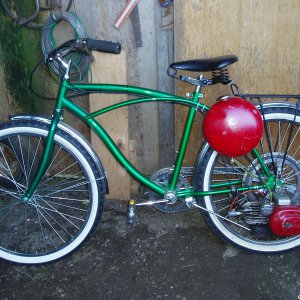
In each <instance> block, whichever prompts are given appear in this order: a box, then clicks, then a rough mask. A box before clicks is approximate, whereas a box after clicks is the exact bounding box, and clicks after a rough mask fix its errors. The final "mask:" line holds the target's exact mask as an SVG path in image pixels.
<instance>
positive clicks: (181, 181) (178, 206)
mask: <svg viewBox="0 0 300 300" xmlns="http://www.w3.org/2000/svg"><path fill="white" fill-rule="evenodd" d="M172 173H173V169H171V168H164V169H160V170H158V171H156V172H155V173H154V174H153V175H152V176H151V177H150V178H151V179H152V180H153V181H155V182H156V183H158V184H160V185H162V186H166V185H167V184H168V183H169V180H170V178H171V176H172ZM192 174H193V168H182V172H180V174H179V177H178V183H177V185H176V191H178V190H179V189H181V188H184V189H188V188H190V187H191V186H190V183H189V181H188V180H187V178H186V177H188V176H192ZM148 197H149V200H150V201H156V200H160V199H161V196H160V195H158V194H156V193H155V192H153V191H151V190H150V191H148ZM154 207H155V208H156V209H157V210H159V211H160V212H163V213H168V214H170V213H179V212H184V211H187V210H190V208H188V207H187V206H186V203H185V199H184V198H178V199H177V201H176V202H175V203H172V204H170V203H156V204H154Z"/></svg>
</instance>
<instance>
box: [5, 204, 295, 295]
mask: <svg viewBox="0 0 300 300" xmlns="http://www.w3.org/2000/svg"><path fill="white" fill-rule="evenodd" d="M298 258H299V251H293V252H291V253H288V254H283V255H273V256H266V255H254V254H248V253H245V252H242V251H240V250H236V249H234V248H232V247H230V246H228V245H226V244H224V243H223V242H222V241H220V240H219V239H218V238H217V237H215V236H214V235H213V234H212V233H211V232H210V231H209V229H208V228H207V227H206V225H205V224H204V223H203V221H202V219H201V217H200V215H199V212H198V211H191V212H187V213H182V214H172V215H164V214H161V213H159V212H156V211H154V210H153V209H151V208H150V209H149V208H147V209H146V208H141V209H139V210H138V220H137V222H136V224H135V225H134V226H130V225H127V220H126V206H125V204H123V202H118V201H108V202H107V204H106V209H105V212H104V215H103V218H102V222H101V224H100V225H99V227H98V229H97V231H96V232H95V234H94V235H93V236H92V238H90V239H89V240H88V241H87V242H86V243H85V245H84V246H83V247H81V248H80V249H79V250H78V251H77V252H76V253H74V254H73V255H71V256H69V257H67V258H65V259H63V260H61V261H59V262H55V263H52V264H48V265H40V266H30V267H29V266H22V265H13V264H10V263H7V262H5V261H0V270H1V271H0V284H1V286H0V299H1V300H5V299H7V300H10V299H22V300H24V299H32V300H35V299H45V300H46V299H49V300H50V299H72V300H76V299H126V300H127V299H181V300H189V299H231V300H234V299H251V300H252V299H256V300H257V299H264V300H266V299H272V300H275V299H281V300H282V299H287V300H292V299H300V296H299V295H300V276H299V275H300V263H299V260H298Z"/></svg>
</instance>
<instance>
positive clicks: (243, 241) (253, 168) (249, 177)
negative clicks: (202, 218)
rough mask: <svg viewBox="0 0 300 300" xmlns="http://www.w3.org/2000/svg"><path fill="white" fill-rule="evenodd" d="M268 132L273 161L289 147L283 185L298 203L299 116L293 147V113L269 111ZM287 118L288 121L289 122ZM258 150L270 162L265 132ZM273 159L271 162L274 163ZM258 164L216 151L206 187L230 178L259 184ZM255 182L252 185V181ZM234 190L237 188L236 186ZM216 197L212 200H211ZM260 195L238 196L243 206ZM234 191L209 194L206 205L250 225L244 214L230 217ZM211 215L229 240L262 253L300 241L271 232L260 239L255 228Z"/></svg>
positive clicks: (287, 247)
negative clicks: (225, 155) (251, 228)
mask: <svg viewBox="0 0 300 300" xmlns="http://www.w3.org/2000/svg"><path fill="white" fill-rule="evenodd" d="M265 117H266V122H267V131H269V136H270V140H271V149H272V153H273V154H274V155H273V156H275V158H274V157H273V161H275V163H276V164H280V163H282V162H283V156H284V155H283V154H278V152H279V151H285V150H286V149H287V156H286V157H285V160H284V166H283V168H282V170H283V173H282V176H281V181H282V185H283V186H284V188H285V189H286V190H287V191H288V193H289V194H290V195H291V198H292V201H293V203H297V204H299V201H296V200H297V199H298V200H299V197H298V195H299V189H300V180H299V179H300V176H299V174H300V172H299V170H300V168H299V161H300V155H299V146H298V144H297V139H298V140H299V136H300V129H299V117H297V118H295V119H296V123H295V124H294V127H295V128H294V129H293V134H292V138H291V140H290V146H288V145H287V140H288V136H289V134H288V132H289V130H290V128H291V122H293V121H294V115H292V114H284V113H272V114H271V113H270V114H266V116H265ZM286 119H287V120H288V121H289V122H287V121H286ZM257 150H258V151H259V152H260V153H261V154H262V157H263V159H264V161H265V162H266V163H267V164H270V154H268V151H270V150H269V146H268V145H267V141H266V133H264V136H263V138H262V142H261V143H260V144H259V145H258V147H257ZM276 151H277V152H276ZM273 161H272V164H273ZM257 166H258V163H257V161H255V159H254V158H253V157H251V155H247V156H245V157H240V158H236V159H234V160H232V159H229V158H225V157H221V156H219V155H218V154H217V153H216V152H214V153H213V154H212V158H211V159H210V161H209V163H208V165H207V169H209V170H212V172H206V173H205V178H204V180H203V183H204V184H203V189H204V190H210V189H211V184H214V183H222V182H225V181H228V180H238V179H239V180H241V181H242V182H243V184H244V185H246V184H250V182H251V183H254V182H256V184H260V183H261V181H265V179H264V176H262V175H261V174H260V175H259V176H258V174H259V173H260V172H259V171H260V170H259V168H258V167H257ZM251 185H252V184H251ZM233 190H234V188H233ZM212 198H213V199H212ZM258 198H259V195H257V194H255V193H254V192H253V193H247V194H245V196H244V197H243V198H242V199H239V202H240V204H241V205H243V203H246V202H250V201H252V202H253V201H254V199H258ZM232 201H233V194H227V195H222V196H211V197H210V196H207V197H205V205H206V208H207V209H210V210H213V211H214V212H216V213H219V214H220V215H222V216H223V217H226V218H229V219H230V220H232V221H235V222H236V223H238V224H240V225H242V226H244V227H247V228H250V225H249V223H247V222H246V220H245V217H241V216H236V217H229V216H228V210H229V209H230V206H231V205H232ZM209 218H210V219H211V220H212V221H213V223H214V225H215V226H216V227H217V229H218V230H219V231H220V232H221V234H222V235H224V236H225V237H226V238H227V239H230V240H231V241H232V242H233V243H235V244H237V245H239V246H242V247H244V248H247V249H250V250H255V251H262V252H276V251H284V250H288V249H290V248H293V247H295V246H298V245H299V244H300V240H299V236H294V237H278V236H274V235H272V234H271V235H270V234H269V233H268V236H267V237H266V238H263V239H261V238H260V237H257V236H254V235H253V232H252V231H247V230H245V229H243V228H242V227H240V226H237V225H233V224H232V223H229V222H226V221H224V220H221V219H220V218H218V217H216V216H214V215H210V216H209ZM265 220H266V222H264V223H263V225H264V226H266V223H267V218H265Z"/></svg>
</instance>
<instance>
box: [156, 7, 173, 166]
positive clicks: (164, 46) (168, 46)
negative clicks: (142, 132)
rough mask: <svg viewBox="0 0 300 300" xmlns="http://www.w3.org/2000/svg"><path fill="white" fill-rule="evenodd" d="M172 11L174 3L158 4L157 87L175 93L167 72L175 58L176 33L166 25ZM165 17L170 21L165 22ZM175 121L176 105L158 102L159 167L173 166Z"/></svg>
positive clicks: (170, 18) (171, 79)
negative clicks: (167, 4) (168, 5)
mask: <svg viewBox="0 0 300 300" xmlns="http://www.w3.org/2000/svg"><path fill="white" fill-rule="evenodd" d="M166 11H167V12H168V13H166ZM172 12H173V5H172V6H170V7H166V8H162V7H161V6H160V5H158V4H157V6H156V38H157V43H156V57H157V89H158V90H160V91H163V92H167V93H174V90H175V86H174V79H173V78H170V77H169V76H167V74H166V70H167V69H168V67H169V65H170V64H171V63H172V62H173V60H174V49H173V48H174V47H173V45H174V34H173V30H166V28H165V26H164V24H167V23H171V20H173V18H172V17H173V13H172ZM165 16H168V17H165ZM165 18H167V20H168V21H166V22H165V23H164V20H165ZM174 122H175V107H174V105H172V104H170V103H163V102H160V103H159V104H158V124H159V127H158V128H159V168H165V167H172V165H173V164H174V161H175V125H174Z"/></svg>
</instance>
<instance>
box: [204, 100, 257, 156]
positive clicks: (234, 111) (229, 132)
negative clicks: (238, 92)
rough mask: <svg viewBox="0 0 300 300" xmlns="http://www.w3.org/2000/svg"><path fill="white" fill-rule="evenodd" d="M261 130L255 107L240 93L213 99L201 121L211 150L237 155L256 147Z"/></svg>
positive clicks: (227, 154) (226, 154)
mask: <svg viewBox="0 0 300 300" xmlns="http://www.w3.org/2000/svg"><path fill="white" fill-rule="evenodd" d="M262 132H263V121H262V117H261V114H260V113H259V111H258V109H257V108H256V107H255V106H254V105H253V104H252V103H250V102H248V101H247V100H245V99H243V98H241V97H227V98H225V99H222V100H219V101H218V102H216V103H215V104H214V105H213V106H212V107H211V108H210V110H209V111H208V112H207V114H206V116H205V118H204V121H203V134H204V136H205V138H206V140H207V142H208V143H209V144H210V145H211V146H212V148H213V149H214V150H216V151H217V152H219V153H221V154H222V155H225V156H229V157H237V156H241V155H244V154H246V153H248V152H250V151H251V150H253V148H255V147H256V145H257V144H258V142H259V141H260V139H261V136H262Z"/></svg>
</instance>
